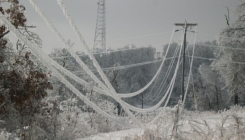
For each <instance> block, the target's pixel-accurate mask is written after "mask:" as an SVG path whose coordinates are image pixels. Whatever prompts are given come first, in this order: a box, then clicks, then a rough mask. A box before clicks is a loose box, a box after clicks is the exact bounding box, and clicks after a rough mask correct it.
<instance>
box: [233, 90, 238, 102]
mask: <svg viewBox="0 0 245 140" xmlns="http://www.w3.org/2000/svg"><path fill="white" fill-rule="evenodd" d="M234 98H235V99H234V104H235V105H238V94H237V93H236V94H235V96H234Z"/></svg>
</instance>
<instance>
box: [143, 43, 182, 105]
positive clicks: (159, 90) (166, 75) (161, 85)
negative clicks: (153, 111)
mask: <svg viewBox="0 0 245 140" xmlns="http://www.w3.org/2000/svg"><path fill="white" fill-rule="evenodd" d="M178 50H179V47H176V48H175V51H174V54H173V57H172V58H173V59H172V60H171V62H170V65H169V67H168V69H167V72H166V74H165V76H164V77H163V80H162V81H161V84H160V86H159V88H158V89H157V91H156V92H155V93H157V94H158V93H160V92H161V91H162V88H163V85H165V83H166V81H167V78H168V77H169V74H170V70H171V69H172V67H173V64H174V61H175V58H176V56H177V54H178V53H177V52H178ZM159 75H160V74H159ZM151 93H152V90H151V91H150V93H149V94H147V95H148V96H146V97H145V98H144V99H147V98H148V97H149V96H151V98H152V99H153V98H155V96H156V95H157V94H154V95H153V96H152V95H151ZM164 93H165V92H164ZM157 96H158V95H157ZM148 100H149V99H148ZM151 102H152V101H151ZM149 104H150V103H149Z"/></svg>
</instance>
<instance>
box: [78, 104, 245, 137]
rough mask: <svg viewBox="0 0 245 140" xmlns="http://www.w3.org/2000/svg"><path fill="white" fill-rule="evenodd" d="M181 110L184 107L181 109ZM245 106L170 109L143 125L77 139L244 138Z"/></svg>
mask: <svg viewBox="0 0 245 140" xmlns="http://www.w3.org/2000/svg"><path fill="white" fill-rule="evenodd" d="M179 110H181V109H179ZM244 122H245V109H244V108H242V107H239V106H233V107H231V109H230V110H224V111H221V112H202V113H200V112H193V111H186V110H183V111H182V112H181V113H177V108H168V109H165V110H163V111H162V112H161V115H160V116H159V117H158V118H157V119H155V120H154V121H153V122H151V123H149V124H147V125H146V126H145V127H144V128H132V129H128V130H122V131H116V132H110V133H101V134H97V135H94V136H91V137H88V138H84V139H77V140H161V139H178V140H181V139H183V140H186V139H187V140H197V139H203V140H209V139H210V140H211V139H212V140H213V139H214V140H216V139H217V140H219V139H231V140H241V139H245V124H244Z"/></svg>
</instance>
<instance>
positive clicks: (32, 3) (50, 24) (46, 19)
mask: <svg viewBox="0 0 245 140" xmlns="http://www.w3.org/2000/svg"><path fill="white" fill-rule="evenodd" d="M30 4H31V5H32V6H33V8H34V9H35V11H36V12H37V13H38V14H39V15H40V16H41V18H42V19H43V20H44V22H45V23H46V24H47V25H48V27H49V28H50V29H51V30H52V31H53V32H54V33H55V35H56V36H57V37H58V38H59V39H60V40H61V42H62V43H63V44H64V45H65V47H66V49H67V51H68V52H69V53H70V54H71V56H72V57H74V59H75V60H76V62H77V63H78V64H79V66H80V67H81V68H82V69H84V70H85V72H86V73H87V74H88V75H89V76H90V77H91V78H92V79H93V80H94V81H95V82H96V83H97V84H99V86H100V87H102V88H103V89H105V90H107V88H106V87H105V85H104V84H103V83H102V82H101V81H100V80H99V79H98V77H96V76H95V75H94V74H93V72H91V71H90V70H89V68H88V67H87V66H86V65H85V64H84V62H83V61H82V60H81V59H80V58H79V56H77V55H76V53H75V52H74V51H73V50H72V49H71V47H70V46H69V44H68V43H67V41H66V40H65V39H64V37H63V36H62V35H61V34H60V33H59V31H58V30H57V29H56V28H55V26H54V25H53V24H52V23H51V21H50V20H49V19H48V18H47V16H46V15H45V14H44V13H43V12H42V10H41V9H40V7H39V6H38V5H37V3H36V1H35V0H30Z"/></svg>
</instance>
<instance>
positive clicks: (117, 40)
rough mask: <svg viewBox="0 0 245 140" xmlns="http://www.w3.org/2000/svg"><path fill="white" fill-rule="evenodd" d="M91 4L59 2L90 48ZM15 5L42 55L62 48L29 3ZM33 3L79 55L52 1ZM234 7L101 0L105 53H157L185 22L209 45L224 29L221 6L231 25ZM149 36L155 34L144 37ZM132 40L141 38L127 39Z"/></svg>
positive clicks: (222, 0)
mask: <svg viewBox="0 0 245 140" xmlns="http://www.w3.org/2000/svg"><path fill="white" fill-rule="evenodd" d="M97 1H98V0H64V2H65V5H66V6H67V9H68V11H69V12H70V14H71V16H72V18H73V19H74V20H75V22H76V24H77V26H78V27H79V29H80V31H81V33H82V35H83V37H84V38H85V40H86V42H87V44H88V45H89V47H90V48H92V46H93V40H94V33H95V25H96V17H97ZM20 2H21V3H22V4H23V5H25V6H26V9H27V18H28V24H29V25H35V26H37V29H36V32H37V33H38V34H39V35H40V37H41V38H42V39H43V50H44V51H46V52H48V51H50V50H51V49H52V48H55V47H60V48H62V47H63V45H62V44H61V43H60V41H59V40H58V38H57V37H55V36H54V33H52V32H51V31H50V29H49V28H48V27H47V26H46V25H45V23H44V22H43V20H42V19H41V18H40V17H39V16H38V15H37V14H36V12H35V11H34V9H33V7H32V6H31V5H30V4H29V0H20ZM37 2H38V4H39V6H40V7H41V9H42V10H43V11H44V13H45V14H46V15H47V16H48V18H49V19H50V20H51V21H52V22H53V23H54V25H55V26H56V27H57V28H58V29H59V30H60V32H61V33H62V34H63V35H64V37H65V38H66V39H67V40H68V39H71V40H72V41H73V42H74V43H75V47H76V48H79V49H80V50H82V47H83V46H82V44H81V43H80V42H79V41H78V39H77V37H76V36H75V34H74V33H73V32H72V29H71V27H70V26H69V24H68V22H67V21H66V19H65V17H64V16H63V14H62V12H61V10H60V8H59V6H58V4H57V2H56V0H37ZM239 4H240V1H239V0H106V32H107V41H108V42H107V48H114V49H115V48H119V47H123V46H125V45H127V44H129V45H131V44H135V45H136V46H137V47H141V46H148V45H149V44H151V45H152V46H155V47H157V48H158V49H159V48H160V47H161V46H162V45H163V44H166V43H168V41H169V39H170V35H171V31H172V30H173V24H174V23H176V22H184V21H185V20H187V22H191V23H198V40H197V41H200V40H202V41H206V40H214V39H215V35H218V34H219V32H220V30H221V29H222V28H224V27H225V26H226V21H225V17H224V14H226V13H227V11H226V8H224V7H229V9H230V17H231V22H232V21H234V20H235V19H236V16H235V15H234V11H235V9H236V6H237V5H239ZM158 33H165V34H158ZM180 33H181V32H180ZM180 33H176V39H175V40H174V41H179V36H180ZM151 34H157V35H152V36H145V35H151ZM189 34H191V33H189ZM136 36H145V37H139V38H131V37H136ZM188 37H191V36H190V35H189V36H188ZM125 38H128V39H125ZM130 38H131V39H130ZM113 40H114V41H113Z"/></svg>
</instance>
